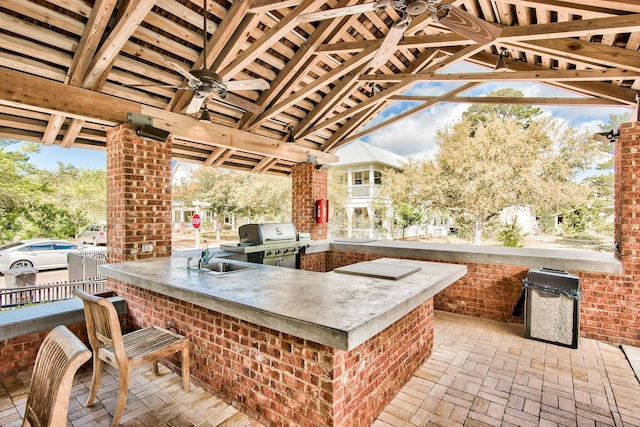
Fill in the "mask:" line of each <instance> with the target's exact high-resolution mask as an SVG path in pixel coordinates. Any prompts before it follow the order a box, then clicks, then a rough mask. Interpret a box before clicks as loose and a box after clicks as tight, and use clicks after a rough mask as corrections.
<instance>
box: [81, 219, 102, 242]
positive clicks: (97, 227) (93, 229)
mask: <svg viewBox="0 0 640 427" xmlns="http://www.w3.org/2000/svg"><path fill="white" fill-rule="evenodd" d="M78 241H79V242H80V244H82V245H86V244H87V243H90V244H92V245H94V246H96V245H106V244H107V225H106V224H91V225H90V226H88V227H87V228H86V229H85V230H84V231H83V232H82V233H81V234H80V237H79V238H78Z"/></svg>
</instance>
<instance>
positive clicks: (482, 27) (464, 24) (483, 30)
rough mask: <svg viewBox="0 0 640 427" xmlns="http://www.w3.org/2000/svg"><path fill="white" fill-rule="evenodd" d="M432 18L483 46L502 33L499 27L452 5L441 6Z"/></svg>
mask: <svg viewBox="0 0 640 427" xmlns="http://www.w3.org/2000/svg"><path fill="white" fill-rule="evenodd" d="M432 17H433V20H434V21H435V22H438V23H440V24H442V25H444V26H445V27H447V28H448V29H450V30H451V31H455V32H456V33H458V34H460V35H461V36H464V37H466V38H468V39H469V40H473V41H474V42H476V43H479V44H482V45H485V44H490V43H492V42H493V41H495V40H496V39H497V38H498V37H500V34H501V33H502V29H500V28H499V27H497V26H495V25H493V24H491V23H489V22H487V21H484V20H482V19H480V18H478V17H477V16H475V15H472V14H470V13H469V12H465V11H464V10H462V9H459V8H457V7H455V6H451V5H442V6H439V7H438V8H437V9H436V11H435V12H433V14H432Z"/></svg>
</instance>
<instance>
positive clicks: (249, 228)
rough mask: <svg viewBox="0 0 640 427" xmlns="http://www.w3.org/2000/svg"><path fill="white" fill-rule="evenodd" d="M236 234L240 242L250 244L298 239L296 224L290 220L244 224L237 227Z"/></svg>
mask: <svg viewBox="0 0 640 427" xmlns="http://www.w3.org/2000/svg"><path fill="white" fill-rule="evenodd" d="M238 235H239V238H240V243H241V244H242V243H245V244H252V245H264V244H269V243H280V242H295V241H297V240H298V233H297V230H296V226H295V225H294V224H293V223H292V222H282V223H263V224H245V225H242V226H240V228H239V229H238Z"/></svg>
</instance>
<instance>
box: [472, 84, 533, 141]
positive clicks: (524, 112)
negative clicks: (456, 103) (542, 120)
mask: <svg viewBox="0 0 640 427" xmlns="http://www.w3.org/2000/svg"><path fill="white" fill-rule="evenodd" d="M488 96H494V97H502V98H518V97H522V96H524V94H523V93H522V92H521V91H519V90H515V89H510V88H505V89H499V90H496V91H494V92H491V93H490V94H489V95H488ZM541 114H542V110H541V109H540V108H538V107H533V106H531V105H520V104H474V105H472V106H471V107H469V108H468V109H467V111H465V112H464V113H462V120H464V121H467V122H469V123H470V127H469V132H470V133H471V135H472V136H473V134H474V133H475V130H476V129H477V127H478V126H480V125H482V124H483V123H486V122H487V121H489V120H491V119H493V118H495V117H497V118H499V119H506V118H511V119H514V120H515V121H516V122H517V123H518V124H519V125H520V126H522V127H523V128H527V127H529V125H530V124H531V121H532V120H534V118H535V117H538V116H540V115H541Z"/></svg>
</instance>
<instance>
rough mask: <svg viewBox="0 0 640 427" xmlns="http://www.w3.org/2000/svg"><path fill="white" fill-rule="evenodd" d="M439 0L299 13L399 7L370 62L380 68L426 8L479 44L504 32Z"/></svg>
mask: <svg viewBox="0 0 640 427" xmlns="http://www.w3.org/2000/svg"><path fill="white" fill-rule="evenodd" d="M438 2H439V0H378V1H375V2H372V3H363V4H357V5H353V6H346V7H340V8H336V9H329V10H321V11H318V12H312V13H303V14H301V15H300V16H298V20H299V21H301V22H312V21H320V20H323V19H331V18H337V17H340V16H347V15H354V14H357V13H365V12H377V11H381V10H384V9H386V8H388V7H392V8H394V9H396V10H397V11H398V12H400V13H401V14H402V16H401V18H400V19H399V20H398V21H396V22H395V23H394V24H393V25H392V26H391V28H390V29H389V32H388V33H387V35H386V36H385V38H384V40H383V41H382V43H381V45H380V49H378V52H377V53H376V55H375V57H374V58H373V59H372V60H371V62H370V63H369V66H371V67H372V68H377V67H379V66H380V65H382V64H383V63H384V62H386V59H387V58H388V57H389V55H390V53H391V52H390V50H393V49H395V47H396V45H397V44H398V42H400V39H401V38H402V35H403V34H404V30H405V29H406V28H407V27H408V26H409V24H410V23H411V18H412V17H414V16H418V15H422V14H423V13H425V12H429V13H431V18H432V19H433V21H434V22H436V23H439V24H440V25H442V26H444V27H446V28H448V29H450V30H451V31H454V32H456V33H458V34H460V35H462V36H464V37H466V38H468V39H469V40H473V41H475V42H476V43H479V44H483V45H484V44H489V43H491V42H493V41H494V40H496V39H497V38H498V37H499V36H500V33H501V29H500V28H498V27H497V26H495V25H493V24H491V23H489V22H487V21H484V20H482V19H480V18H478V17H477V16H475V15H472V14H470V13H469V12H465V11H464V10H462V9H460V8H457V7H455V6H453V5H450V4H442V5H439V6H438Z"/></svg>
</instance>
